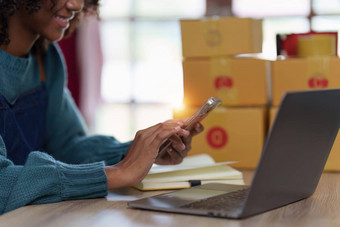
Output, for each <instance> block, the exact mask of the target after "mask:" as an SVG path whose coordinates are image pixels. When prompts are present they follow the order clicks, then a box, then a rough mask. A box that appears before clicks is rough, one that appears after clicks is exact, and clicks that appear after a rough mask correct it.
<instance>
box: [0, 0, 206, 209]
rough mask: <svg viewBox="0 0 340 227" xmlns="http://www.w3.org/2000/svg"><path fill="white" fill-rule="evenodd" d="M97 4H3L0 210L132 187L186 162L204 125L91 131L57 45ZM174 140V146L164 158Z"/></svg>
mask: <svg viewBox="0 0 340 227" xmlns="http://www.w3.org/2000/svg"><path fill="white" fill-rule="evenodd" d="M97 7H98V1H97V0H40V1H39V0H7V1H0V21H1V24H0V214H1V213H4V212H8V211H11V210H13V209H16V208H18V207H21V206H24V205H27V204H41V203H51V202H58V201H63V200H70V199H84V198H94V197H102V196H105V195H106V194H107V191H108V190H110V189H114V188H119V187H124V186H131V185H134V184H136V183H138V182H140V181H141V180H142V179H143V178H144V177H145V175H146V174H147V172H148V171H149V169H150V168H151V166H152V164H153V163H154V162H155V163H158V164H176V163H180V162H181V161H182V159H183V157H185V156H186V154H187V152H188V151H189V149H190V142H191V138H192V136H193V135H195V134H197V133H199V132H201V131H202V130H203V127H202V125H200V124H199V123H198V124H197V125H196V127H195V128H194V130H192V131H191V132H189V131H187V130H184V129H182V128H181V126H182V125H183V122H182V121H180V120H169V121H166V122H164V123H160V124H157V125H155V126H152V127H150V128H147V129H144V130H140V131H138V132H137V133H136V136H135V138H134V140H133V141H132V142H128V143H120V142H118V141H117V140H116V139H115V138H113V137H108V136H91V137H90V136H87V135H86V132H85V127H84V123H83V120H82V118H81V116H80V114H79V112H78V110H77V109H76V107H75V105H74V102H73V100H72V98H71V96H70V94H69V92H68V90H67V89H66V88H65V84H66V76H65V71H66V70H65V65H64V61H63V58H62V56H61V52H60V50H59V48H58V46H57V45H56V44H53V42H55V41H58V40H60V39H62V38H63V37H64V35H65V34H68V33H69V32H71V31H72V30H73V29H74V27H75V26H76V24H77V20H79V19H81V18H82V17H83V16H85V15H86V14H88V13H96V12H97ZM168 139H169V140H170V141H172V146H171V147H169V148H168V149H167V150H166V152H164V153H161V155H158V151H159V150H160V148H161V146H162V145H163V144H164V142H165V141H166V140H168Z"/></svg>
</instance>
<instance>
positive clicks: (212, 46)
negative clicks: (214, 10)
mask: <svg viewBox="0 0 340 227" xmlns="http://www.w3.org/2000/svg"><path fill="white" fill-rule="evenodd" d="M180 24H181V34H182V52H183V57H185V58H191V57H211V56H221V55H237V54H246V53H260V52H262V20H258V19H251V18H236V17H219V18H206V19H200V20H181V21H180Z"/></svg>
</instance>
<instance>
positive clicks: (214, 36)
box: [205, 29, 221, 47]
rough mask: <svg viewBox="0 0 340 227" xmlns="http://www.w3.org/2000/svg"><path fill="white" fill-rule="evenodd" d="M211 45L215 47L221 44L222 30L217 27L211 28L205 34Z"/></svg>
mask: <svg viewBox="0 0 340 227" xmlns="http://www.w3.org/2000/svg"><path fill="white" fill-rule="evenodd" d="M205 38H206V42H207V44H208V45H209V46H212V47H215V46H219V45H220V44H221V32H220V31H219V30H217V29H209V30H208V31H207V32H206V34H205Z"/></svg>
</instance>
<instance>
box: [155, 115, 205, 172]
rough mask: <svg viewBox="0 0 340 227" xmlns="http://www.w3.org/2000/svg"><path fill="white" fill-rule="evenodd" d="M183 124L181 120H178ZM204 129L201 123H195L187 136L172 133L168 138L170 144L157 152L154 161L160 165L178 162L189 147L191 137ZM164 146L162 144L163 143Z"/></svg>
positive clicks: (185, 154)
mask: <svg viewBox="0 0 340 227" xmlns="http://www.w3.org/2000/svg"><path fill="white" fill-rule="evenodd" d="M179 122H181V124H183V121H179ZM203 130H204V128H203V126H202V125H201V123H199V122H198V123H196V124H195V125H194V127H193V128H192V129H191V131H190V133H189V134H188V135H187V136H179V135H176V134H175V135H173V136H172V137H170V138H169V141H171V146H169V147H168V148H166V150H164V151H162V152H161V153H159V155H158V157H157V159H156V161H155V163H156V164H160V165H172V164H179V163H181V162H182V161H183V158H184V157H186V156H187V154H188V152H189V150H190V149H191V140H192V137H193V136H195V135H197V134H199V133H200V132H202V131H203ZM163 146H164V145H163Z"/></svg>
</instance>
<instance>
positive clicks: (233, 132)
mask: <svg viewBox="0 0 340 227" xmlns="http://www.w3.org/2000/svg"><path fill="white" fill-rule="evenodd" d="M196 110H197V108H194V107H187V108H185V109H183V110H174V118H185V117H188V116H190V115H191V114H193V113H194V112H195V111H196ZM265 119H266V111H265V108H260V107H249V108H225V107H218V108H217V109H215V110H214V111H212V112H211V113H210V114H209V115H208V116H207V117H206V118H205V119H204V120H203V121H202V124H203V126H204V131H203V132H202V133H200V134H199V135H197V136H195V137H194V138H193V140H192V149H191V151H190V152H189V155H194V154H201V153H208V154H209V155H211V156H212V157H213V158H214V159H215V161H216V162H224V161H239V162H237V163H235V164H232V165H231V166H233V167H235V168H244V169H253V168H255V167H256V166H257V163H258V161H259V158H260V155H261V152H262V147H263V143H264V136H265V131H266V126H265Z"/></svg>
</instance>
